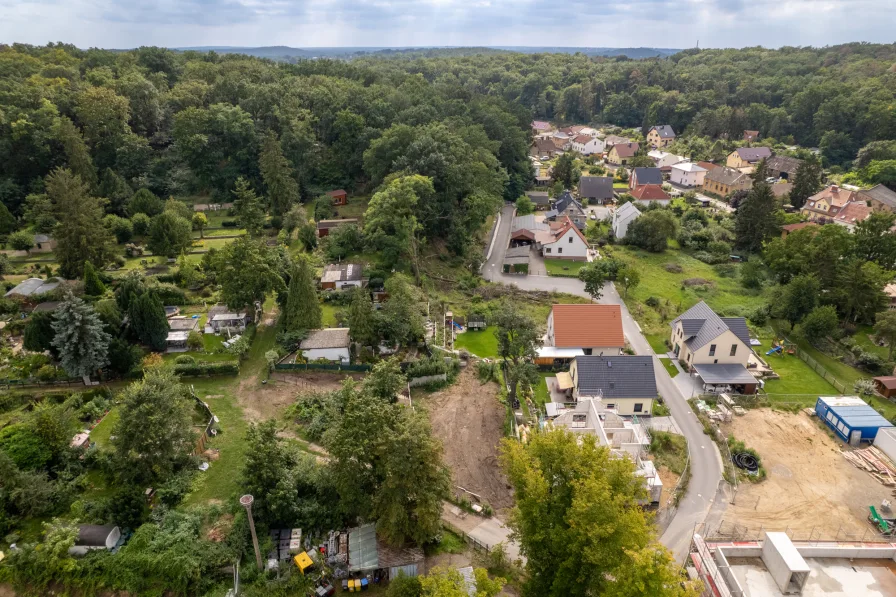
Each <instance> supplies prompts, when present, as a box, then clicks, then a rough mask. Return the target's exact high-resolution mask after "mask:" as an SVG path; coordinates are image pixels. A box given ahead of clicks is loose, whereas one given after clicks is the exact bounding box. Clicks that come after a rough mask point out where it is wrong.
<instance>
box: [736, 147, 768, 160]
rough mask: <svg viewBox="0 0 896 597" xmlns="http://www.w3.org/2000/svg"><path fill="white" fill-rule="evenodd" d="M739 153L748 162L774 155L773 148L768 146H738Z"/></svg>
mask: <svg viewBox="0 0 896 597" xmlns="http://www.w3.org/2000/svg"><path fill="white" fill-rule="evenodd" d="M737 155H739V156H740V159H742V160H744V161H746V162H750V163H752V162H758V161H759V160H761V159H763V158H769V157H771V156H772V150H771V149H769V148H768V147H738V148H737Z"/></svg>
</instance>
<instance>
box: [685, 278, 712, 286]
mask: <svg viewBox="0 0 896 597" xmlns="http://www.w3.org/2000/svg"><path fill="white" fill-rule="evenodd" d="M681 283H682V284H683V285H685V286H715V285H716V283H715V282H713V281H712V280H707V279H706V278H688V279H687V280H683V281H682V282H681Z"/></svg>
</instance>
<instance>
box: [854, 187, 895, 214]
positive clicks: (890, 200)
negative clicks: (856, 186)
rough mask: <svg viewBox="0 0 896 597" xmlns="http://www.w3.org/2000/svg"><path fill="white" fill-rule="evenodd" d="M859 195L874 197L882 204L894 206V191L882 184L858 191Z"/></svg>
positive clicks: (867, 197) (868, 197)
mask: <svg viewBox="0 0 896 597" xmlns="http://www.w3.org/2000/svg"><path fill="white" fill-rule="evenodd" d="M859 195H861V196H862V197H863V198H866V199H876V200H878V201H880V202H881V203H883V204H884V205H889V206H890V207H893V208H896V193H894V192H893V191H891V190H890V189H889V188H887V187H885V186H884V185H882V184H879V185H877V186H876V187H871V188H870V189H865V190H864V191H859Z"/></svg>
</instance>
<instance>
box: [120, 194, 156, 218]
mask: <svg viewBox="0 0 896 597" xmlns="http://www.w3.org/2000/svg"><path fill="white" fill-rule="evenodd" d="M164 209H165V203H164V202H163V201H162V200H161V199H159V198H158V197H156V196H155V195H154V194H153V193H152V191H150V190H149V189H140V190H138V191H137V192H136V193H134V195H133V196H132V197H131V198H130V200H128V204H127V210H128V215H130V216H136V215H137V214H146V215H147V216H149V217H153V216H157V215H159V214H160V213H162V211H164Z"/></svg>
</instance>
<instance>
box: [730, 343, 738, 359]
mask: <svg viewBox="0 0 896 597" xmlns="http://www.w3.org/2000/svg"><path fill="white" fill-rule="evenodd" d="M736 354H737V344H732V345H731V356H734V355H736Z"/></svg>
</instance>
